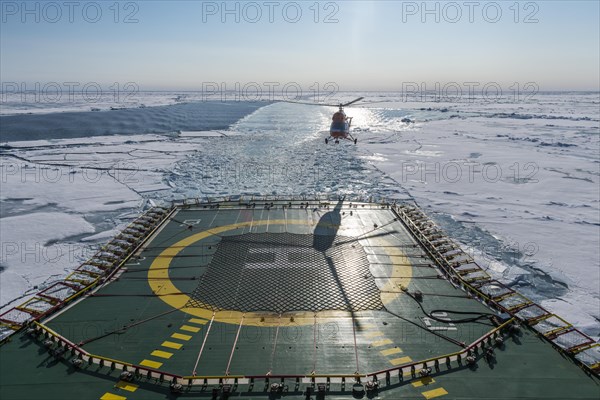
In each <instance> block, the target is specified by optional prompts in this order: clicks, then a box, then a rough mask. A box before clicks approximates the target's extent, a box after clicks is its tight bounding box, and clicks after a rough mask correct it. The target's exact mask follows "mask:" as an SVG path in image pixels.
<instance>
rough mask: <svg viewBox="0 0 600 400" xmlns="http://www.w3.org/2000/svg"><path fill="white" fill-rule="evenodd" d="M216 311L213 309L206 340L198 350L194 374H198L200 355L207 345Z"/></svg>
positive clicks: (205, 336)
mask: <svg viewBox="0 0 600 400" xmlns="http://www.w3.org/2000/svg"><path fill="white" fill-rule="evenodd" d="M215 314H216V313H215V312H214V311H213V315H212V318H211V319H210V323H209V324H208V328H207V329H206V334H205V335H204V340H203V341H202V346H200V351H199V352H198V357H197V358H196V364H194V370H193V372H192V375H194V376H195V375H196V369H197V368H198V363H199V362H200V357H201V356H202V352H203V351H204V346H205V345H206V340H207V339H208V334H209V333H210V328H212V324H213V321H214V320H215Z"/></svg>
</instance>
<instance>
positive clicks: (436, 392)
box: [421, 388, 448, 400]
mask: <svg viewBox="0 0 600 400" xmlns="http://www.w3.org/2000/svg"><path fill="white" fill-rule="evenodd" d="M421 394H422V395H423V396H425V398H426V399H427V400H429V399H434V398H436V397H440V396H445V395H447V394H448V392H446V389H443V388H439V389H433V390H428V391H426V392H423V393H421Z"/></svg>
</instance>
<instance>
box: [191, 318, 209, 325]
mask: <svg viewBox="0 0 600 400" xmlns="http://www.w3.org/2000/svg"><path fill="white" fill-rule="evenodd" d="M189 322H191V323H192V324H199V325H206V324H207V322H208V320H206V319H200V318H192V319H190V321H189Z"/></svg>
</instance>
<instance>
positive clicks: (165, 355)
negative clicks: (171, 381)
mask: <svg viewBox="0 0 600 400" xmlns="http://www.w3.org/2000/svg"><path fill="white" fill-rule="evenodd" d="M150 355H151V356H155V357H160V358H166V359H169V358H171V357H173V353H169V352H168V351H162V350H154V351H153V352H152V353H150Z"/></svg>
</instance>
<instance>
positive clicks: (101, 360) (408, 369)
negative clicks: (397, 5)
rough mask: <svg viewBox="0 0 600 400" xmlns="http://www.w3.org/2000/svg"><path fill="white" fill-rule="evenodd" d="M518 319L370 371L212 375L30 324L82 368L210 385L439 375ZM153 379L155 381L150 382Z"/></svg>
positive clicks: (55, 349) (54, 351) (51, 346)
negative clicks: (457, 347) (462, 344)
mask: <svg viewBox="0 0 600 400" xmlns="http://www.w3.org/2000/svg"><path fill="white" fill-rule="evenodd" d="M513 322H514V319H510V320H508V321H506V322H504V323H503V324H502V325H500V326H498V327H496V328H494V329H493V330H491V331H490V332H488V333H486V334H485V335H483V336H482V337H481V338H479V339H477V340H476V341H474V342H473V343H471V344H470V345H469V346H467V347H466V348H465V349H464V350H461V351H460V352H455V353H451V354H444V355H440V356H436V357H432V358H428V359H426V360H420V361H413V362H409V363H406V364H402V365H398V366H395V367H393V368H389V369H385V370H380V371H376V372H370V373H351V374H317V373H311V374H304V375H302V374H279V375H278V374H265V375H209V376H182V375H178V374H174V373H170V372H167V371H162V370H158V369H153V368H148V367H145V366H141V365H136V364H133V363H129V362H126V361H121V360H116V359H113V358H109V357H104V356H100V355H96V354H91V353H89V352H87V351H86V350H84V349H83V348H81V347H79V346H78V345H76V344H75V343H73V342H71V341H70V340H68V339H67V338H65V337H63V336H61V335H60V334H58V333H57V332H55V331H54V330H52V329H50V328H48V327H47V326H45V325H43V324H41V323H39V322H34V323H33V327H32V328H30V332H29V333H31V334H34V335H38V338H39V337H40V336H41V337H42V338H44V339H46V340H45V341H44V345H45V346H46V347H47V348H48V349H49V351H50V352H51V353H52V354H54V355H55V356H56V357H62V358H66V356H68V355H69V354H70V355H73V356H74V359H73V360H72V361H74V360H81V361H82V365H80V366H79V368H83V367H84V366H85V363H87V364H88V365H98V366H100V367H106V368H110V369H115V370H121V371H129V372H132V373H133V374H134V375H135V377H136V378H137V379H141V378H147V379H154V383H157V384H160V383H162V382H168V383H172V384H181V385H188V386H206V385H223V384H232V383H233V384H238V385H243V384H251V383H255V382H256V381H265V382H266V383H269V382H275V381H278V380H279V381H281V382H284V381H285V380H295V381H296V382H298V383H303V384H312V385H314V384H319V383H345V382H346V381H347V380H351V381H353V382H359V383H360V382H361V381H362V380H363V379H364V380H367V381H368V380H369V379H370V380H371V381H388V380H390V379H391V378H392V374H394V373H397V374H398V379H399V380H402V381H404V380H405V378H408V380H411V379H415V378H421V377H423V374H422V373H421V371H422V370H426V369H427V368H431V369H430V370H429V371H427V372H426V374H427V376H428V375H435V374H437V373H439V372H441V368H440V366H441V365H446V370H447V371H450V370H452V364H453V363H454V364H455V367H456V368H460V367H464V364H463V361H462V360H463V359H464V358H466V357H468V356H475V355H476V354H477V352H478V349H484V348H485V345H486V343H487V344H488V346H489V347H493V346H494V345H495V343H494V342H492V339H497V338H499V337H502V336H503V334H504V333H506V331H507V328H508V327H509V325H510V324H512V323H513ZM150 383H152V381H151V382H150Z"/></svg>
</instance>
